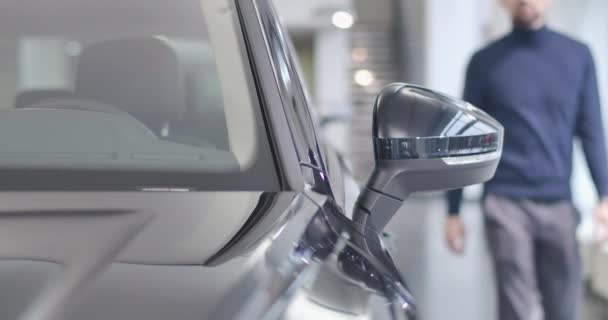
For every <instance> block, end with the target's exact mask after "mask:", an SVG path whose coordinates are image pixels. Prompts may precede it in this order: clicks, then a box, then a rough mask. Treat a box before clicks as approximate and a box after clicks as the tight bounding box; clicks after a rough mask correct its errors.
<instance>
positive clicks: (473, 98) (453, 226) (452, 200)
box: [445, 52, 484, 255]
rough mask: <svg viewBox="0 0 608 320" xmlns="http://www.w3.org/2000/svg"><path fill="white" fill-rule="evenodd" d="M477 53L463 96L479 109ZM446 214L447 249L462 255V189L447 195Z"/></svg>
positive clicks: (480, 85)
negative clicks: (460, 214) (447, 215)
mask: <svg viewBox="0 0 608 320" xmlns="http://www.w3.org/2000/svg"><path fill="white" fill-rule="evenodd" d="M479 54H480V53H479V52H477V53H476V54H475V55H473V57H472V58H471V61H470V62H469V65H468V66H467V71H466V77H465V84H464V94H463V98H464V100H465V101H468V102H469V103H471V104H473V105H475V106H476V107H479V108H481V107H482V106H483V99H482V95H483V88H482V85H483V83H484V81H483V79H482V77H483V67H482V66H481V64H480V61H479V60H480V58H479ZM447 200H448V214H449V217H448V219H447V222H446V225H445V237H446V241H447V244H448V247H449V248H450V250H452V252H454V253H456V254H459V255H462V254H463V253H464V242H465V227H464V224H463V223H462V220H461V219H460V216H459V213H460V205H461V203H462V189H457V190H451V191H448V193H447Z"/></svg>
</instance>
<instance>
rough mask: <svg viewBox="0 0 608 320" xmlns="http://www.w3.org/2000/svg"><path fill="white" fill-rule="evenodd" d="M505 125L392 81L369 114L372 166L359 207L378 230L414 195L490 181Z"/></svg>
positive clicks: (445, 98) (464, 105)
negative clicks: (373, 156) (373, 164)
mask: <svg viewBox="0 0 608 320" xmlns="http://www.w3.org/2000/svg"><path fill="white" fill-rule="evenodd" d="M503 131H504V129H503V127H502V126H501V125H500V123H498V122H497V121H496V120H494V119H493V118H492V117H490V116H489V115H488V114H486V113H485V112H483V111H481V110H479V109H477V108H476V107H474V106H473V105H471V104H469V103H467V102H464V101H461V100H458V99H455V98H452V97H449V96H447V95H444V94H441V93H437V92H435V91H432V90H429V89H425V88H422V87H418V86H414V85H409V84H402V83H395V84H391V85H389V86H387V87H386V88H384V89H383V90H382V92H381V93H380V94H379V96H378V98H377V100H376V103H375V106H374V116H373V143H374V155H375V161H376V165H375V167H374V170H373V172H372V174H371V176H370V178H369V180H368V182H367V184H366V187H365V189H364V190H363V191H362V192H361V195H360V196H359V199H358V209H359V210H362V211H363V212H365V213H366V214H368V215H369V216H370V217H371V221H372V223H373V225H374V227H375V228H376V229H377V230H378V231H381V230H382V229H383V228H384V226H385V225H386V224H387V223H388V222H389V221H390V219H391V218H392V216H393V215H394V214H395V213H396V212H397V210H398V209H399V207H401V205H402V203H403V201H405V200H406V199H407V198H408V197H409V196H410V195H411V194H412V193H416V192H423V191H438V190H448V189H455V188H462V187H465V186H469V185H473V184H478V183H482V182H485V181H487V180H489V179H491V178H492V177H493V176H494V173H495V171H496V167H497V166H498V162H499V160H500V156H501V153H502V140H503Z"/></svg>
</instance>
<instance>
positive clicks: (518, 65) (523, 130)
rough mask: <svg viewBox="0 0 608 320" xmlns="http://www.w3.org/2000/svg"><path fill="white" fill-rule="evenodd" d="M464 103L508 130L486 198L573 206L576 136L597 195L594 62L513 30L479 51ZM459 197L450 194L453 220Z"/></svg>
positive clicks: (601, 160) (601, 182)
mask: <svg viewBox="0 0 608 320" xmlns="http://www.w3.org/2000/svg"><path fill="white" fill-rule="evenodd" d="M464 99H465V100H467V101H469V102H471V103H472V104H474V105H476V106H478V107H480V108H481V109H483V110H484V111H486V112H487V113H489V114H490V115H492V116H493V117H494V118H496V119H497V120H498V121H500V122H501V123H502V124H503V125H504V127H505V137H504V138H505V139H504V151H503V156H502V160H501V162H500V164H499V167H498V170H497V172H496V176H495V177H494V179H492V180H491V181H489V182H488V183H486V185H485V193H486V194H496V195H502V196H506V197H510V198H517V199H530V200H540V201H554V200H555V201H558V200H568V199H570V195H571V191H570V175H571V173H572V144H573V140H574V138H575V137H579V138H580V139H581V142H582V146H583V150H584V152H585V155H586V159H587V163H588V165H589V169H590V171H591V176H592V177H593V181H594V183H595V186H596V188H597V191H598V193H599V195H600V196H608V170H607V169H608V168H607V165H608V163H607V160H606V147H605V141H604V130H603V127H602V115H601V111H600V103H599V97H598V88H597V81H596V75H595V67H594V62H593V58H592V56H591V52H590V50H589V48H588V47H587V46H586V45H584V44H582V43H579V42H577V41H575V40H572V39H570V38H568V37H566V36H564V35H562V34H559V33H557V32H554V31H552V30H549V29H548V28H546V27H545V28H542V29H540V30H524V29H514V30H513V31H512V32H511V33H510V34H508V35H507V36H505V37H503V38H502V39H500V40H498V41H496V42H494V43H492V44H490V45H489V46H487V47H486V48H484V49H482V50H480V51H478V52H477V53H476V54H475V55H474V56H473V58H472V59H471V62H470V64H469V67H468V70H467V73H466V84H465V91H464ZM461 200H462V190H455V191H450V192H449V193H448V202H449V210H450V213H452V214H456V213H458V211H459V209H460V202H461Z"/></svg>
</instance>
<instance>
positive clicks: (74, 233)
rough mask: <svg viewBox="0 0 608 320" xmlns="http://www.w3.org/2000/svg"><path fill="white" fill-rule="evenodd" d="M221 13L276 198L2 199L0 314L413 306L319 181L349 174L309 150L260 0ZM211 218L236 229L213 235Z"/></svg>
mask: <svg viewBox="0 0 608 320" xmlns="http://www.w3.org/2000/svg"><path fill="white" fill-rule="evenodd" d="M234 9H235V10H236V11H237V12H238V17H239V20H240V21H239V23H240V24H241V27H242V29H243V31H244V34H245V38H244V40H243V43H242V45H243V52H244V53H245V56H246V57H247V58H248V59H249V62H250V64H251V66H252V68H253V71H254V76H255V79H253V81H252V86H254V87H255V90H256V91H257V92H258V93H259V97H260V101H259V102H260V105H261V108H262V110H263V116H264V120H265V125H266V129H267V133H268V136H269V139H270V141H271V146H272V150H273V151H272V154H273V158H274V163H275V166H276V170H277V176H278V177H279V182H280V190H281V191H277V190H269V191H268V192H253V191H225V190H216V191H204V192H27V191H20V192H3V193H1V194H0V203H2V207H1V209H0V259H1V260H2V261H0V279H2V281H3V282H2V290H3V291H4V292H9V293H10V296H11V299H5V300H3V301H1V302H0V313H1V315H2V318H3V319H23V320H38V319H48V320H59V319H93V320H95V319H130V320H133V319H146V320H154V319H177V320H180V319H184V320H187V319H188V320H189V319H276V318H281V317H283V316H285V315H288V314H290V313H289V311H290V310H293V308H294V304H293V302H294V301H298V299H302V297H305V298H306V301H308V302H309V303H313V304H314V305H316V306H317V307H318V308H319V310H327V314H326V315H327V316H328V317H330V316H331V315H336V314H340V315H341V316H344V317H346V318H348V317H352V318H353V319H355V318H366V317H369V312H370V311H369V308H368V307H367V304H368V301H369V296H370V295H371V294H378V295H381V296H384V297H386V299H387V301H388V302H390V305H391V306H392V310H393V312H394V315H395V316H398V315H403V314H405V313H406V311H408V312H411V311H412V310H413V308H412V301H411V296H410V295H409V293H408V292H407V289H406V286H405V284H404V282H403V279H402V278H401V276H400V275H399V272H398V271H397V269H396V268H395V266H394V263H393V261H392V259H391V258H390V255H388V253H387V252H386V251H385V249H384V247H383V245H382V243H381V241H380V239H379V238H378V234H377V232H375V231H374V230H371V229H369V228H368V226H367V225H366V223H365V221H359V222H358V223H354V222H353V221H352V220H351V219H350V218H349V214H350V212H349V211H348V210H347V209H346V208H352V206H353V203H352V201H353V200H354V199H353V198H352V197H351V198H350V199H351V200H349V202H350V203H349V202H347V201H346V200H344V197H342V199H339V197H336V196H335V194H344V192H345V191H344V189H343V188H344V186H343V185H342V186H340V185H339V184H337V183H333V184H332V182H331V181H332V180H334V181H337V180H344V181H349V182H347V183H352V178H351V177H350V175H349V174H348V172H347V169H346V168H345V167H344V166H341V165H340V164H339V161H336V159H337V158H338V157H339V156H338V155H336V154H333V151H332V150H331V148H329V147H327V146H322V145H320V143H319V138H318V137H317V136H316V130H315V123H314V119H313V117H312V116H311V114H310V111H309V108H311V107H312V106H311V105H310V101H308V100H307V99H306V94H305V92H304V90H303V88H302V84H301V83H300V80H299V76H298V74H297V68H296V66H295V65H294V64H295V62H294V59H293V57H292V52H291V49H290V45H289V40H288V37H287V36H286V35H285V33H284V30H283V28H282V27H281V26H280V24H279V22H278V19H277V17H276V14H275V13H274V11H273V9H272V5H271V3H270V1H269V0H237V1H236V2H235V3H234ZM328 154H329V156H328ZM327 159H333V164H334V165H333V167H332V169H333V170H332V171H333V172H329V171H328V165H327ZM336 163H338V164H336ZM336 176H339V177H340V178H337V179H336V178H335V177H336ZM330 177H331V178H334V179H330ZM233 206H238V207H239V208H247V210H246V212H250V214H249V215H247V216H235V215H233V214H232V213H233V212H237V211H239V210H231V208H233ZM241 211H242V210H241ZM216 215H223V217H225V219H234V221H233V222H232V223H228V224H227V225H240V227H239V228H234V229H232V230H225V229H217V228H215V226H214V225H213V224H214V222H213V221H214V220H213V219H209V217H213V216H216ZM238 221H242V222H238ZM215 232H221V234H219V233H215ZM201 241H202V242H204V245H200V243H201ZM213 241H215V243H213ZM5 290H6V291H5ZM344 292H351V293H352V295H349V296H344V294H343V293H344ZM294 299H295V300H294ZM296 306H297V305H296Z"/></svg>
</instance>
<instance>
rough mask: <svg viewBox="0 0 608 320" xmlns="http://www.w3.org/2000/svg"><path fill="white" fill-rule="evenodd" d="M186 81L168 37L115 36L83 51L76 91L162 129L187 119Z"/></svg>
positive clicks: (153, 128)
mask: <svg viewBox="0 0 608 320" xmlns="http://www.w3.org/2000/svg"><path fill="white" fill-rule="evenodd" d="M183 79H184V75H183V72H182V68H181V67H180V64H179V62H178V58H177V56H176V54H175V52H174V51H173V49H171V47H170V46H168V45H167V44H166V43H165V40H163V39H161V38H155V37H149V38H148V37H145V38H144V37H142V38H126V39H118V40H109V41H104V42H99V43H96V44H93V45H91V46H89V47H86V48H85V49H84V50H83V52H82V54H81V56H80V60H79V63H78V70H77V73H76V95H77V96H78V97H81V98H87V99H93V100H96V101H99V102H102V103H105V104H108V105H112V106H115V107H118V108H120V109H122V110H124V111H126V112H128V113H130V114H131V115H133V116H134V117H135V118H137V119H139V120H140V121H142V122H143V123H144V124H146V125H147V126H149V127H150V128H151V129H152V130H153V131H157V130H159V129H160V128H162V127H163V126H164V125H165V124H167V123H171V122H173V121H176V120H180V119H181V118H182V117H183V115H184V111H185V102H184V87H183Z"/></svg>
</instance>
